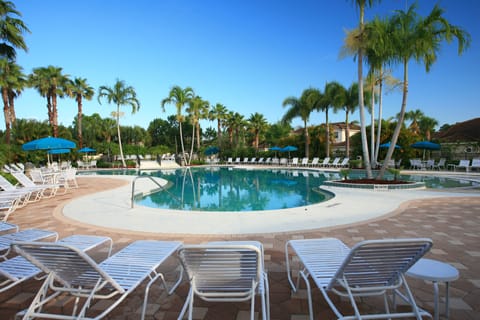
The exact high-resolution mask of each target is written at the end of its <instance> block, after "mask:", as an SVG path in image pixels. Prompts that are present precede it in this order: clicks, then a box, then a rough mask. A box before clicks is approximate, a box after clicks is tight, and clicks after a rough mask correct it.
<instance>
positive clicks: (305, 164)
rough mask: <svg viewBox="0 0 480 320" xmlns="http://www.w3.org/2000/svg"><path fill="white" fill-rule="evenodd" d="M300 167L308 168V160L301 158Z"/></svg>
mask: <svg viewBox="0 0 480 320" xmlns="http://www.w3.org/2000/svg"><path fill="white" fill-rule="evenodd" d="M301 165H302V167H306V166H308V158H307V157H303V158H302V162H301Z"/></svg>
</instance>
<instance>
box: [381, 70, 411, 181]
mask: <svg viewBox="0 0 480 320" xmlns="http://www.w3.org/2000/svg"><path fill="white" fill-rule="evenodd" d="M407 95H408V60H404V61H403V95H402V108H401V109H400V114H399V116H398V119H397V125H396V126H395V130H394V131H393V136H392V141H391V142H390V147H389V148H388V151H387V155H386V157H385V162H384V163H383V166H382V168H381V169H380V173H379V174H378V177H377V180H381V179H383V176H384V175H385V171H386V170H387V164H388V162H389V161H390V159H391V158H392V154H393V151H394V150H395V145H396V144H397V140H398V137H399V135H400V130H401V129H402V124H403V118H404V117H405V111H406V109H407Z"/></svg>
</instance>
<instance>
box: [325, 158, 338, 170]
mask: <svg viewBox="0 0 480 320" xmlns="http://www.w3.org/2000/svg"><path fill="white" fill-rule="evenodd" d="M339 163H340V158H339V157H336V158H335V159H333V161H332V163H329V164H328V166H329V167H334V168H336V167H337V166H338V164H339Z"/></svg>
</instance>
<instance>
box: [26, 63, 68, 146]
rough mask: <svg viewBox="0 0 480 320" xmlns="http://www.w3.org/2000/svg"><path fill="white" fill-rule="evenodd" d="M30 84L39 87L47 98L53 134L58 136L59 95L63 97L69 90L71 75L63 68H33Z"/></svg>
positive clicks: (40, 91)
mask: <svg viewBox="0 0 480 320" xmlns="http://www.w3.org/2000/svg"><path fill="white" fill-rule="evenodd" d="M28 82H29V85H30V86H31V87H33V88H35V89H37V91H38V93H40V95H41V96H42V97H45V98H46V99H47V110H48V121H49V123H50V125H51V126H52V129H53V136H54V137H58V110H57V97H60V98H63V97H64V96H65V92H66V90H67V85H68V82H69V76H68V75H64V74H62V68H60V67H54V66H48V67H40V68H35V69H33V73H32V74H31V75H30V76H29V77H28Z"/></svg>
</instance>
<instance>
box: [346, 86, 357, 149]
mask: <svg viewBox="0 0 480 320" xmlns="http://www.w3.org/2000/svg"><path fill="white" fill-rule="evenodd" d="M357 107H358V83H356V82H355V83H352V84H351V85H350V87H348V89H347V90H346V92H345V102H344V105H343V110H345V139H346V142H345V144H346V146H345V148H346V152H345V156H347V157H350V121H349V119H348V117H349V114H351V113H353V112H355V110H356V109H357Z"/></svg>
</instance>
